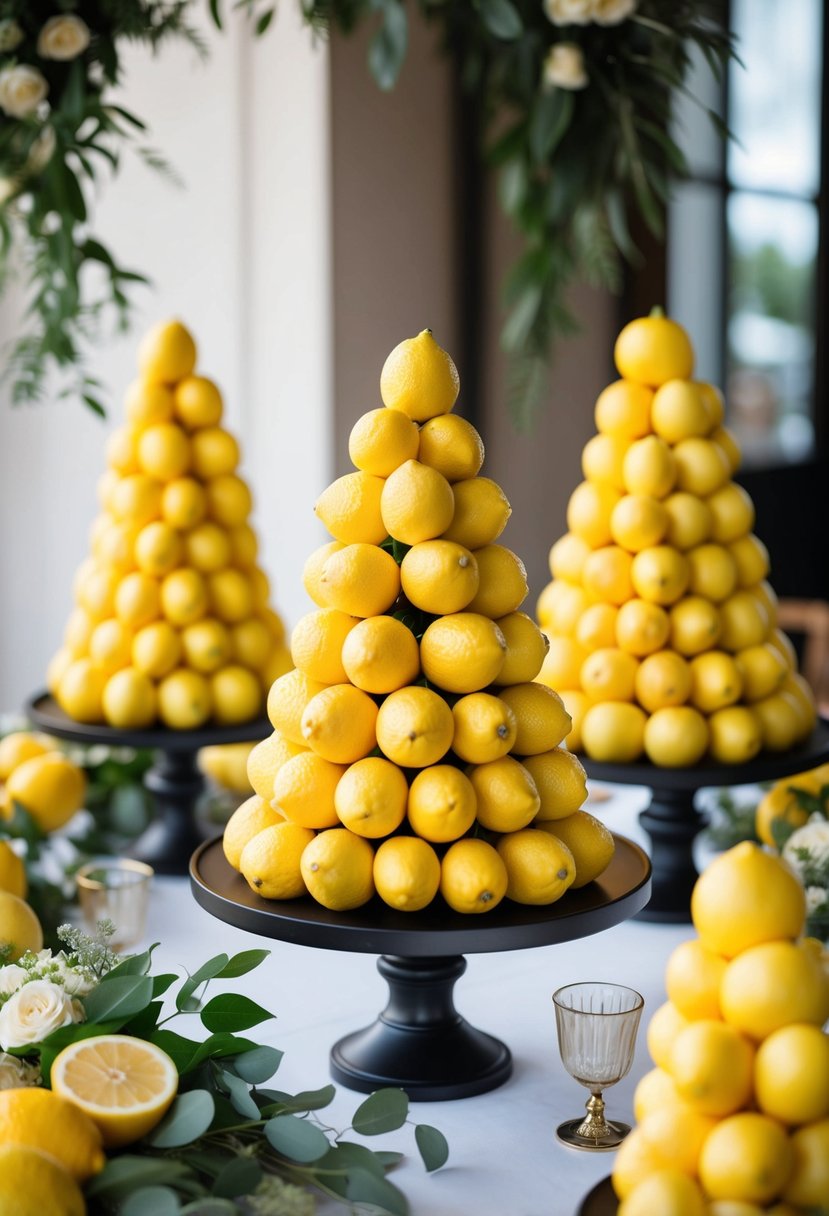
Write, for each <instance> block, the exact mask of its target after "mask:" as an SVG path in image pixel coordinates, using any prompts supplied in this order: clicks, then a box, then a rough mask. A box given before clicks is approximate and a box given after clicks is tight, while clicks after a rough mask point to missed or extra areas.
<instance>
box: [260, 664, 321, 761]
mask: <svg viewBox="0 0 829 1216" xmlns="http://www.w3.org/2000/svg"><path fill="white" fill-rule="evenodd" d="M325 687H326V686H325V684H324V683H320V681H319V680H311V679H309V677H308V676H306V675H305V674H304V672H301V671H296V670H294V671H288V672H285V674H284V675H281V676H279V678H278V679H276V680H274V682H273V684H272V685H271V689H270V692H269V693H268V717H269V718H270V720H271V725H272V726H273V727H274V729H275V730H278V731H279V732H280V734H282V735H284V736H285V738H286V739H287V740H288V741H289V743H296V744H299V745H300V746H304V743H303V738H302V715H303V713H304V712H305V706H306V705H307V704H308V702H309V701H310V700H311V698H312V697H313V696H316V694H317V693H318V692H322V690H323V688H325Z"/></svg>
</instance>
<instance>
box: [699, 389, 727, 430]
mask: <svg viewBox="0 0 829 1216" xmlns="http://www.w3.org/2000/svg"><path fill="white" fill-rule="evenodd" d="M693 385H694V388H695V389H696V390H697V392H698V393H699V394H700V396H701V397H702V400H703V402H704V403H705V408H706V410H707V412H708V418H709V420H710V424H711V426H712V427H721V426H722V421H723V418H724V417H725V398H724V396H723V394H722V391H721V390H720V389H718V388H717V386H716V384H709V383H708V382H707V381H705V380H694V381H693Z"/></svg>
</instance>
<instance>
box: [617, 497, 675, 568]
mask: <svg viewBox="0 0 829 1216" xmlns="http://www.w3.org/2000/svg"><path fill="white" fill-rule="evenodd" d="M668 526H669V516H668V512H667V510H666V509H665V504H664V503H661V502H659V500H658V499H656V498H650V497H649V496H648V495H646V494H625V496H624V498H620V499H619V501H618V502H617V503H616V506H615V507H614V508H613V511H612V512H611V515H610V534H611V536H612V537H613V540H614V541H615V542H616V544H617V545H621V546H622V548H623V549H627V550H628V551H629V552H630V553H639V552H641V550H642V549H650V548H652V547H653V546H654V545H658V544H659V542H660V541H661V540H662V539H663V538H664V537H665V535H666V533H667V531H668ZM671 543H673V542H671ZM600 552H601V550H600Z"/></svg>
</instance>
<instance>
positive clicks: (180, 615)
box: [122, 567, 210, 628]
mask: <svg viewBox="0 0 829 1216" xmlns="http://www.w3.org/2000/svg"><path fill="white" fill-rule="evenodd" d="M122 585H123V584H122ZM160 598H161V611H162V612H163V613H164V616H165V617H166V619H167V620H168V621H169V622H170V624H171V625H177V626H178V627H179V628H183V627H184V626H185V625H192V624H193V622H194V621H198V620H200V619H201V617H203V616H205V615H206V613H207V611H208V609H209V607H210V592H209V587H208V583H207V581H206V580H205V578H204V576H203V575H201V574H199V572H198V570H190V569H188V568H187V567H182V568H181V569H180V570H174V571H173V572H172V574H168V575H167V577H166V578H165V579H164V581H163V582H162V584H161V593H160Z"/></svg>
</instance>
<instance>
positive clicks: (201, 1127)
mask: <svg viewBox="0 0 829 1216" xmlns="http://www.w3.org/2000/svg"><path fill="white" fill-rule="evenodd" d="M214 1111H215V1104H214V1102H213V1095H212V1094H211V1093H208V1091H207V1090H206V1089H191V1090H190V1091H189V1092H188V1093H184V1094H179V1095H178V1097H177V1098H176V1100H175V1101H174V1102H173V1105H172V1106H171V1107H170V1109H169V1110H168V1111H167V1114H166V1115H165V1116H164V1118H163V1119H162V1120H161V1122H160V1123H159V1125H158V1127H156V1128H155V1130H154V1131H153V1132H152V1133H151V1134H150V1135H149V1137H148V1141H149V1143H150V1144H152V1145H153V1147H154V1148H180V1147H181V1146H182V1145H184V1144H192V1143H193V1141H194V1140H198V1138H199V1136H203V1135H204V1133H205V1132H206V1131H207V1129H208V1128H209V1127H210V1124H211V1123H212V1122H213V1114H214Z"/></svg>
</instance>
